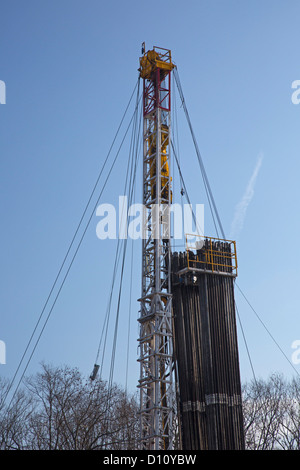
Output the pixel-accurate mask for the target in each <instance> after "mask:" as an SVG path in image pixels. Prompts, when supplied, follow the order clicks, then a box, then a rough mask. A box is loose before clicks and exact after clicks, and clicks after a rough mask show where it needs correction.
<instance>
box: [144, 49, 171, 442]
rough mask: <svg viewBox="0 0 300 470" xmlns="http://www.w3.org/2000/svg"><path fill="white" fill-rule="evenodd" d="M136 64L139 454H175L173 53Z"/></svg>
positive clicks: (157, 53) (156, 52)
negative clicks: (139, 92) (139, 117)
mask: <svg viewBox="0 0 300 470" xmlns="http://www.w3.org/2000/svg"><path fill="white" fill-rule="evenodd" d="M142 52H143V56H142V57H141V58H140V68H139V72H140V77H141V78H142V79H143V207H144V219H143V220H144V226H143V229H144V231H143V243H142V292H141V298H140V318H139V324H140V336H139V351H140V353H139V362H140V379H139V385H138V387H139V390H140V448H141V449H145V450H159V449H172V448H173V426H172V421H173V403H174V400H173V390H172V385H173V380H172V365H173V346H172V341H173V340H172V337H173V333H172V295H171V257H170V233H169V205H170V203H171V177H170V150H169V149H170V111H171V71H172V69H173V68H174V65H173V63H172V59H171V51H169V50H166V49H162V48H158V47H154V48H153V49H152V50H150V51H148V52H145V51H144V50H143V51H142Z"/></svg>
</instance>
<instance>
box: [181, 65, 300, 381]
mask: <svg viewBox="0 0 300 470" xmlns="http://www.w3.org/2000/svg"><path fill="white" fill-rule="evenodd" d="M174 76H175V81H176V84H177V88H178V91H179V95H180V99H181V102H182V106H183V109H184V112H185V115H186V119H187V122H188V125H189V128H190V132H191V135H192V139H193V142H194V146H195V150H196V154H197V158H198V162H199V166H200V170H201V173H202V177H203V182H204V186H205V190H206V194H207V197H208V200H209V202H210V201H211V204H212V206H213V208H214V212H215V215H216V218H217V221H218V224H219V227H220V231H221V233H222V237H223V239H225V240H226V236H225V232H224V229H223V226H222V223H221V219H220V216H219V213H218V210H217V207H216V203H215V200H214V197H213V194H212V190H211V186H210V184H209V181H208V177H207V173H206V171H205V167H204V163H203V160H202V157H201V154H200V151H199V147H198V144H197V141H196V137H195V134H194V131H193V127H192V124H191V120H190V117H189V113H188V110H187V107H186V102H185V99H184V95H183V91H182V87H181V83H180V79H179V74H178V70H177V67H176V68H175V69H174ZM211 213H212V216H213V212H212V211H211ZM215 228H216V224H215ZM235 285H236V286H237V288H238V289H239V291H240V293H241V294H242V296H243V297H244V299H245V300H246V302H247V303H248V305H249V306H250V308H251V310H252V311H253V312H254V313H255V315H256V317H257V318H258V320H259V321H260V323H261V324H262V326H263V327H264V328H265V330H266V331H267V333H268V334H269V336H270V337H271V339H272V340H273V341H274V343H275V345H276V346H277V347H278V349H279V350H280V351H281V353H282V354H283V356H284V357H285V358H286V360H287V361H288V363H289V364H290V365H291V366H292V368H293V370H294V371H295V372H296V373H297V375H300V374H299V372H298V371H297V370H296V368H295V367H294V366H293V364H292V363H291V361H290V360H289V358H288V357H287V355H286V354H285V353H284V351H283V350H282V348H281V347H280V345H279V344H278V342H277V341H276V340H275V338H274V336H273V335H272V334H271V332H270V331H269V330H268V328H267V326H266V325H265V324H264V322H263V321H262V320H261V318H260V317H259V315H258V313H257V312H256V311H255V309H254V308H253V306H252V305H251V303H250V301H249V300H248V299H247V297H246V295H245V294H244V293H243V291H242V289H241V288H240V287H239V286H238V284H237V283H235Z"/></svg>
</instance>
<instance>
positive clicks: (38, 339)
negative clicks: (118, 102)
mask: <svg viewBox="0 0 300 470" xmlns="http://www.w3.org/2000/svg"><path fill="white" fill-rule="evenodd" d="M138 83H139V79H138V81H137V83H136V85H135V87H134V90H133V92H132V94H131V97H130V99H129V102H128V104H127V107H126V109H125V112H124V114H123V116H122V119H121V122H120V124H119V127H118V129H117V132H116V135H115V137H114V139H113V142H112V144H111V147H110V149H109V152H108V154H107V156H106V158H105V161H104V163H103V165H102V168H101V170H100V173H99V175H98V178H97V180H96V183H95V185H94V187H93V190H92V192H91V195H90V197H89V200H88V202H87V204H86V207H85V209H84V212H83V214H82V216H81V219H80V221H79V224H78V226H77V229H76V231H75V234H74V236H73V238H72V241H71V243H70V245H69V248H68V250H67V253H66V255H65V258H64V260H63V262H62V265H61V267H60V269H59V272H58V274H57V276H56V279H55V281H54V283H53V286H52V288H51V290H50V293H49V295H48V298H47V300H46V302H45V304H44V307H43V309H42V312H41V314H40V316H39V318H38V321H37V323H36V326H35V328H34V330H33V333H32V335H31V337H30V340H29V342H28V344H27V346H26V349H25V351H24V353H23V356H22V358H21V361H20V363H19V365H18V368H17V371H16V372H15V375H14V377H13V379H12V382H11V384H10V387H9V388H8V390H7V393H6V395H5V397H4V402H5V400H6V398H7V396H8V394H9V392H10V390H11V388H12V386H13V383H14V381H15V379H16V376H17V373H18V371H19V369H20V367H21V364H22V362H23V360H24V358H25V355H26V353H27V351H28V349H29V347H30V344H31V342H32V340H33V337H34V334H35V332H36V330H37V328H38V325H39V323H40V321H41V319H42V316H43V314H44V311H45V309H46V306H47V304H48V302H49V300H50V297H51V295H52V292H53V290H54V288H55V286H56V284H57V281H58V279H59V276H60V274H61V272H62V269H63V267H64V265H65V263H66V260H67V258H68V255H69V253H70V250H71V248H72V246H73V244H74V241H75V238H76V236H77V234H78V231H79V229H80V227H81V224H82V222H83V219H84V217H85V214H86V212H87V210H88V207H89V205H90V202H91V200H92V197H93V195H94V193H95V191H96V188H97V186H98V183H99V180H100V178H101V176H102V173H103V171H104V168H105V166H106V163H107V161H108V158H109V156H110V153H111V150H112V148H113V145H114V143H115V141H116V138H117V136H118V134H119V131H120V128H121V126H122V124H123V121H124V119H125V116H126V114H127V111H128V108H129V106H130V103H131V100H132V98H133V96H134V93H135V90H136V87H137V85H138ZM134 115H135V112H134V114H133V116H132V117H131V119H130V122H129V124H128V126H127V129H126V131H125V134H124V137H123V139H122V141H121V144H120V146H119V148H118V151H117V153H116V155H115V158H114V160H113V162H112V165H111V167H110V170H109V172H108V175H107V177H106V179H105V181H104V184H103V186H102V189H101V191H100V195H99V197H98V199H97V201H96V204H95V205H94V207H93V210H92V213H91V215H90V217H89V220H88V222H87V224H86V226H85V229H84V232H83V234H82V236H81V238H80V240H79V242H78V245H77V248H76V251H75V254H74V255H73V257H72V259H71V262H70V264H69V267H68V269H67V272H66V274H65V276H64V278H63V280H62V282H61V285H60V288H59V290H58V293H57V295H56V297H55V299H54V301H53V303H52V307H51V309H50V311H49V313H48V316H47V317H46V320H45V322H44V325H43V327H42V330H41V332H40V334H39V336H38V338H37V340H36V343H35V345H34V348H33V350H32V352H31V354H30V357H29V359H28V361H27V363H26V366H25V369H24V371H23V373H22V375H21V378H20V379H19V382H18V384H17V387H16V389H15V391H14V394H13V396H12V398H11V400H10V402H9V405H8V410H9V408H10V406H11V403H12V401H13V398H14V396H15V394H16V392H17V390H18V388H19V386H20V384H21V381H22V380H23V377H24V375H25V372H26V370H27V368H28V365H29V363H30V361H31V359H32V357H33V354H34V352H35V350H36V347H37V345H38V343H39V341H40V338H41V336H42V333H43V331H44V329H45V327H46V324H47V323H48V320H49V318H50V315H51V313H52V311H53V308H54V306H55V304H56V302H57V299H58V297H59V294H60V292H61V290H62V288H63V285H64V283H65V281H66V279H67V276H68V274H69V272H70V269H71V267H72V265H73V262H74V260H75V257H76V255H77V253H78V250H79V248H80V246H81V244H82V241H83V238H84V236H85V234H86V231H87V229H88V227H89V224H90V222H91V220H92V217H93V215H94V212H95V209H96V208H97V206H98V204H99V201H100V198H101V196H102V194H103V191H104V189H105V186H106V184H107V182H108V179H109V177H110V174H111V172H112V170H113V167H114V165H115V163H116V161H117V158H118V156H119V153H120V150H121V148H122V145H123V143H124V140H125V138H126V136H127V133H128V130H129V128H130V126H131V123H132V120H133V117H134Z"/></svg>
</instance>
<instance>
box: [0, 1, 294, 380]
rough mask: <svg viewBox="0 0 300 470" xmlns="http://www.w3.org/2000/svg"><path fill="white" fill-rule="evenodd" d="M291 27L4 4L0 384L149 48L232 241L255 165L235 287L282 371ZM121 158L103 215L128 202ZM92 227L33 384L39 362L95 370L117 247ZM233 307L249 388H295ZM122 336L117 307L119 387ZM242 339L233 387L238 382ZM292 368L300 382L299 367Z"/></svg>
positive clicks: (289, 277)
mask: <svg viewBox="0 0 300 470" xmlns="http://www.w3.org/2000/svg"><path fill="white" fill-rule="evenodd" d="M299 17H300V3H299V1H297V0H289V1H288V2H286V1H283V0H259V1H258V0H251V1H250V0H247V1H246V0H239V1H237V0H236V1H234V0H228V1H225V0H224V1H221V0H205V1H204V0H197V1H193V0H187V1H186V2H182V1H178V0H172V1H169V0H166V1H164V2H158V1H157V0H154V1H153V2H151V3H149V2H143V1H135V0H129V1H128V2H123V1H120V0H118V1H111V2H103V1H98V0H97V1H96V0H86V1H82V0H60V1H58V0H52V1H49V0H44V1H43V2H41V1H37V0H36V1H33V0H27V1H26V2H23V1H21V0H10V1H2V2H1V6H0V23H1V26H0V48H1V65H0V80H3V81H5V83H6V93H7V94H6V104H5V105H0V162H1V163H0V164H1V171H0V178H1V194H2V197H1V205H0V211H1V213H0V216H1V284H0V293H1V297H0V340H2V341H4V342H5V344H6V364H5V365H0V374H1V375H3V376H6V377H12V376H13V374H14V372H15V370H16V367H17V365H18V363H19V360H20V359H21V356H22V354H23V352H24V350H25V347H26V344H27V342H28V340H29V338H30V335H31V333H32V331H33V328H34V326H35V324H36V322H37V319H38V317H39V314H40V312H41V310H42V308H43V305H44V302H45V301H46V299H47V296H48V294H49V292H50V288H51V286H52V283H53V282H54V279H55V277H56V274H57V272H58V269H59V267H60V265H61V263H62V261H63V258H64V256H65V253H66V250H67V248H68V245H69V243H70V241H71V239H72V236H73V234H74V231H75V229H76V226H77V224H78V222H79V219H80V217H81V214H82V211H83V209H84V207H85V204H86V202H87V200H88V197H89V195H90V192H91V190H92V187H93V185H94V183H95V180H96V177H97V175H98V172H99V169H100V167H101V165H102V163H103V161H104V159H105V157H106V155H107V152H108V150H109V147H110V145H111V143H112V140H113V137H114V135H115V132H116V129H117V127H118V125H119V122H120V119H121V116H122V114H123V112H124V110H125V107H126V105H127V102H128V100H129V97H130V95H131V93H132V90H133V88H134V85H135V83H136V81H137V77H138V72H137V69H138V66H139V56H140V50H141V43H142V42H143V41H145V42H146V48H147V49H148V48H149V49H150V48H152V46H153V45H157V46H161V47H165V48H170V49H171V50H172V55H173V59H174V61H175V63H176V65H177V67H178V71H179V75H180V78H181V84H182V88H183V92H184V94H185V98H186V103H187V107H188V110H189V113H190V117H191V121H192V124H193V128H194V131H195V134H196V137H197V141H198V145H199V148H200V151H201V154H202V157H203V160H204V163H205V167H206V171H207V174H208V177H209V181H210V184H211V187H212V190H213V194H214V197H215V200H216V203H217V206H218V210H219V213H220V216H221V219H222V223H223V226H224V229H225V232H226V234H227V236H229V234H230V232H231V226H232V222H233V220H234V216H235V211H236V206H237V204H239V203H240V201H241V200H242V199H243V196H244V195H245V192H246V190H247V187H248V183H249V181H251V177H252V176H253V172H254V170H255V167H256V165H257V162H258V158H259V156H260V157H261V166H260V167H259V171H257V175H256V179H255V185H254V184H253V186H252V187H248V190H249V191H248V196H249V197H248V199H247V198H246V199H245V205H244V209H245V208H246V209H247V210H246V211H245V212H244V220H243V225H242V226H241V227H240V229H239V231H238V233H236V235H237V246H238V260H239V277H238V281H237V282H238V284H239V286H240V287H241V289H242V290H243V292H244V293H245V295H246V296H247V298H248V299H249V301H250V302H251V304H252V305H253V307H254V308H255V309H256V311H257V313H258V314H259V317H260V318H261V320H262V321H263V322H264V324H265V325H266V326H267V328H268V329H269V331H270V332H271V334H272V335H273V336H274V338H275V339H276V341H277V342H278V344H279V345H280V347H281V348H282V349H283V351H284V352H285V354H286V355H287V356H288V358H289V359H291V356H292V353H293V350H292V348H291V344H292V342H293V341H295V340H297V339H300V320H299V313H300V308H299V306H300V305H299V304H300V303H299V295H298V292H299V283H300V274H299V270H298V258H299V248H298V238H297V233H298V232H299V216H298V205H299V200H300V185H299V174H300V163H299V147H300V140H299V139H300V137H299V135H300V134H299V123H300V105H294V104H293V103H292V101H291V95H292V89H291V84H292V82H293V81H294V80H297V79H300V68H299V59H298V44H299V35H300V33H299ZM177 104H178V114H180V115H181V116H183V110H182V108H180V106H179V101H178V102H177ZM179 120H180V122H182V125H181V126H180V129H179V140H180V159H181V165H182V170H183V173H184V176H185V181H186V184H187V187H188V188H189V192H190V195H191V199H192V201H193V202H194V203H204V204H205V210H206V212H205V227H206V230H205V231H206V234H207V235H212V236H214V235H215V233H214V232H213V230H212V224H211V222H210V214H209V210H208V206H207V200H206V199H205V194H204V189H203V184H202V180H201V175H200V171H199V167H198V166H197V160H196V155H195V152H194V149H193V145H192V142H191V139H190V135H189V131H188V128H187V127H186V125H185V124H184V118H183V117H181V118H179ZM127 158H128V154H126V151H124V153H123V154H122V155H121V156H120V159H119V160H118V165H117V167H116V171H114V172H113V174H112V177H111V179H110V180H109V185H108V187H107V188H106V191H105V193H104V194H103V198H102V202H106V203H114V202H115V201H116V198H117V197H118V195H119V194H123V192H122V188H123V184H124V173H125V169H126V163H127ZM138 177H139V178H141V177H142V174H141V167H140V173H139V174H138ZM252 182H253V183H254V178H252ZM252 190H253V191H252ZM246 196H247V194H246ZM139 202H140V201H139ZM97 222H98V220H97V217H96V216H93V218H92V221H91V224H90V226H89V230H88V232H87V235H86V237H85V239H84V242H83V245H82V246H81V248H80V250H79V253H78V256H77V257H76V260H75V263H74V265H73V266H72V269H71V271H70V275H69V276H68V278H67V281H66V284H65V285H64V288H63V290H62V292H61V295H60V297H59V299H58V302H57V304H56V305H55V308H54V309H53V312H52V314H51V317H50V320H49V323H48V324H47V327H46V329H45V331H44V333H43V335H42V338H41V341H40V342H39V345H38V347H37V349H36V351H35V354H34V356H33V359H32V361H31V362H30V366H29V368H28V371H27V374H28V373H34V372H35V371H36V370H38V369H39V364H40V362H41V361H45V362H46V363H52V364H54V365H60V364H69V365H71V366H78V367H79V369H80V370H81V371H82V372H83V373H84V374H89V373H90V372H91V370H92V367H93V364H94V359H95V355H96V352H97V347H98V342H99V339H100V335H101V328H102V322H103V318H104V315H105V312H106V307H107V302H108V295H109V289H110V284H111V279H112V264H113V260H114V255H115V243H114V242H113V241H100V240H99V239H97V237H96V225H97ZM134 260H135V262H134V281H133V293H132V308H131V321H130V326H131V334H130V374H129V379H128V380H129V386H130V388H131V389H134V387H135V384H136V383H137V380H138V374H139V371H138V364H137V362H136V358H137V337H138V326H137V322H136V318H137V316H138V308H139V305H138V302H137V301H136V299H137V298H138V296H139V295H140V266H141V264H140V245H135V258H134ZM127 272H128V271H127ZM127 277H129V275H127ZM127 291H128V288H127ZM236 300H237V304H238V308H239V312H240V317H241V320H242V324H243V329H244V333H245V335H246V339H247V344H248V347H249V351H250V354H251V359H252V362H253V366H254V370H255V373H256V375H257V376H258V377H268V376H269V374H270V373H272V372H274V371H279V372H282V373H283V374H285V375H286V376H287V377H290V376H292V375H295V370H293V369H292V367H291V366H290V364H289V363H288V361H287V360H286V359H285V358H284V356H283V355H282V353H281V352H280V351H279V349H278V347H277V346H276V345H275V344H274V342H273V341H272V339H271V338H270V336H269V335H268V333H267V332H266V330H265V329H264V328H263V327H262V325H261V323H260V322H259V321H258V320H257V318H256V317H255V315H254V314H253V312H252V311H251V309H250V308H249V306H248V305H247V303H246V302H245V301H244V299H243V298H242V297H241V296H240V295H239V294H238V292H237V295H236ZM50 305H51V303H50ZM48 311H49V309H46V312H45V315H47V313H48ZM115 311H116V310H115V307H114V309H113V311H112V319H111V324H110V336H109V338H110V339H109V341H108V344H107V355H106V361H105V371H104V374H105V377H104V378H108V374H109V366H110V354H111V350H110V348H111V338H112V335H113V328H114V315H115ZM127 327H128V296H127V295H124V302H123V303H122V308H121V311H120V328H119V331H118V348H117V353H116V367H115V375H114V379H115V380H116V381H117V382H118V383H120V384H124V382H125V357H126V350H127ZM238 331H239V348H240V363H241V375H242V380H248V379H251V378H252V372H251V368H250V365H249V360H248V357H247V354H246V348H245V344H244V341H243V337H242V335H241V331H240V328H238ZM295 369H296V370H297V371H298V373H300V365H295ZM21 370H22V369H21Z"/></svg>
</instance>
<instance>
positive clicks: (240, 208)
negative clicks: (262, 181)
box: [230, 152, 264, 240]
mask: <svg viewBox="0 0 300 470" xmlns="http://www.w3.org/2000/svg"><path fill="white" fill-rule="evenodd" d="M263 157H264V155H263V153H262V152H260V153H259V155H258V159H257V162H256V165H255V168H254V171H253V173H252V176H251V178H250V180H249V182H248V185H247V187H246V190H245V193H244V195H243V197H242V199H241V201H240V202H239V203H238V204H237V206H236V208H235V214H234V218H233V221H232V224H231V233H230V239H231V240H235V239H237V237H238V235H239V233H240V232H241V230H242V228H243V225H244V220H245V217H246V212H247V208H248V206H249V204H250V202H251V200H252V198H253V196H254V187H255V183H256V179H257V176H258V173H259V170H260V167H261V164H262V160H263Z"/></svg>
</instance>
